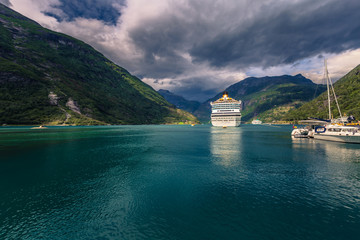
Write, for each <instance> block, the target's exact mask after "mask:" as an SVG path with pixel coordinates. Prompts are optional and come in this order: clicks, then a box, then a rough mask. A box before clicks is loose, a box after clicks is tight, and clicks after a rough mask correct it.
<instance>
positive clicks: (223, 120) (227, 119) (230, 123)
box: [210, 92, 241, 127]
mask: <svg viewBox="0 0 360 240" xmlns="http://www.w3.org/2000/svg"><path fill="white" fill-rule="evenodd" d="M210 105H211V108H212V109H211V124H212V125H213V126H216V127H238V126H239V125H240V124H241V101H237V100H235V99H232V98H230V97H229V94H228V93H227V92H224V93H223V96H222V98H219V99H218V100H216V101H214V102H210Z"/></svg>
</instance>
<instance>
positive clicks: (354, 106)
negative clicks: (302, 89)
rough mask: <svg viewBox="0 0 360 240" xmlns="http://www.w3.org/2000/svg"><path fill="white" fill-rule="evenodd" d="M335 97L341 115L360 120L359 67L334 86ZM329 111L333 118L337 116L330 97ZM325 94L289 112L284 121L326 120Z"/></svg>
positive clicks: (337, 113)
mask: <svg viewBox="0 0 360 240" xmlns="http://www.w3.org/2000/svg"><path fill="white" fill-rule="evenodd" d="M334 89H335V93H336V97H337V99H338V102H339V105H340V110H341V112H342V114H343V115H344V114H346V115H348V116H349V115H354V116H355V117H356V118H357V119H359V118H360V65H358V66H357V67H355V68H354V69H353V70H351V71H350V72H349V73H348V74H346V75H345V76H344V77H342V78H341V79H340V80H338V81H337V82H336V83H335V84H334ZM331 99H332V106H331V108H332V109H331V111H332V114H333V116H334V117H338V116H339V112H338V110H337V107H336V104H335V102H334V98H333V97H332V98H331ZM328 111H329V110H328V102H327V92H324V93H323V94H321V95H320V96H319V97H317V98H316V99H314V100H313V101H311V102H308V103H306V104H304V105H303V106H301V107H300V108H298V109H295V110H293V111H290V112H289V113H288V114H287V115H285V117H284V118H285V119H288V120H299V119H307V118H308V117H316V118H324V119H328V118H329V116H328V115H329V114H328Z"/></svg>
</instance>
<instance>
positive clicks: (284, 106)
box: [195, 74, 325, 122]
mask: <svg viewBox="0 0 360 240" xmlns="http://www.w3.org/2000/svg"><path fill="white" fill-rule="evenodd" d="M324 90H325V87H324V86H322V85H317V84H314V83H313V82H312V81H311V80H309V79H307V78H305V77H303V76H302V75H300V74H299V75H296V76H289V75H284V76H277V77H262V78H255V77H250V78H247V79H244V80H243V81H240V82H238V83H235V84H233V85H231V86H230V87H228V88H227V89H226V91H227V92H228V93H229V96H230V97H232V98H234V99H236V100H241V101H242V102H243V109H242V121H245V122H246V121H250V120H251V119H253V118H259V119H261V120H262V121H264V122H270V121H273V120H280V119H282V118H283V116H284V115H285V114H286V113H287V112H288V111H289V110H290V109H294V108H296V107H298V106H300V105H302V104H303V103H305V102H307V101H309V100H311V99H313V98H314V96H315V95H318V94H319V93H321V92H322V91H324ZM221 95H222V93H219V94H217V95H216V96H215V97H213V98H211V99H209V100H208V101H206V102H205V103H203V104H202V105H201V106H200V107H199V109H198V110H197V111H195V116H197V117H198V118H199V119H200V120H203V121H208V120H209V117H210V104H209V103H210V102H211V101H214V100H216V99H218V98H220V97H221Z"/></svg>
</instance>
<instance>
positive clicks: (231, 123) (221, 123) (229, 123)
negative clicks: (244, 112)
mask: <svg viewBox="0 0 360 240" xmlns="http://www.w3.org/2000/svg"><path fill="white" fill-rule="evenodd" d="M211 124H212V125H213V126H214V127H238V126H240V124H241V116H224V115H220V116H219V115H211Z"/></svg>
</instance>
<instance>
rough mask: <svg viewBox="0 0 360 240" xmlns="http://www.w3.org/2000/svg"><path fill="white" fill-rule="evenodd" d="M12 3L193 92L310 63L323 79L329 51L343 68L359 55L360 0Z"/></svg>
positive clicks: (162, 82) (153, 81)
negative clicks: (359, 11) (324, 62)
mask: <svg viewBox="0 0 360 240" xmlns="http://www.w3.org/2000/svg"><path fill="white" fill-rule="evenodd" d="M11 3H12V4H13V8H14V9H15V10H17V11H19V12H20V13H22V14H24V15H26V16H27V17H30V18H32V19H34V20H36V21H38V22H39V23H40V24H42V25H43V26H46V27H49V28H51V29H52V30H55V31H61V32H63V33H66V34H69V35H72V36H74V37H76V38H79V39H81V40H83V41H85V42H87V43H89V44H91V45H92V46H93V47H94V48H96V49H97V50H99V51H101V52H102V53H103V54H104V55H105V56H107V57H108V58H110V59H111V60H113V61H114V62H116V63H117V64H119V65H120V66H123V67H125V68H126V69H128V70H129V71H130V72H131V73H133V74H134V75H136V76H138V77H140V78H142V79H143V80H144V81H145V82H146V83H148V84H150V85H151V86H153V87H154V88H155V89H159V88H165V89H169V90H172V91H174V92H176V93H182V94H183V95H185V96H186V97H188V98H191V99H193V98H194V97H198V98H205V96H206V95H207V96H208V97H211V95H210V94H212V93H213V92H218V91H221V90H223V89H224V88H226V87H227V86H229V85H231V84H233V83H235V82H237V81H239V80H242V79H243V78H245V77H247V76H258V77H261V76H264V75H269V76H271V75H282V74H293V73H294V74H297V73H302V74H303V75H305V76H307V77H310V78H311V79H314V80H315V81H318V80H319V79H320V78H321V73H322V65H323V60H322V59H321V56H325V57H327V58H329V71H330V72H332V71H331V70H332V68H333V70H334V71H333V72H334V74H335V75H336V76H340V75H341V74H345V73H346V72H347V71H349V70H351V68H352V67H355V66H356V65H357V64H358V63H359V62H357V61H359V60H357V59H359V58H357V59H356V57H358V56H359V55H358V49H359V48H360V41H359V36H360V15H359V14H358V11H357V10H358V9H359V8H360V2H359V1H357V0H344V1H337V0H323V1H313V0H296V1H287V0H268V1H262V0H242V1H239V0H226V1H220V0H212V1H208V0H197V1H191V0H177V1H175V0H154V1H151V4H150V3H149V1H147V0H131V1H127V2H125V1H124V0H103V1H100V0H92V1H90V0H82V1H80V0H76V1H75V0H74V1H70V0H36V1H35V0H11ZM350 56H356V57H350ZM336 59H339V60H336ZM346 59H348V60H346ZM350 59H351V60H350ZM345 60H346V61H345ZM352 62H353V63H352ZM335 65H336V67H335ZM335 72H336V73H335ZM195 93H197V94H195Z"/></svg>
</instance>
